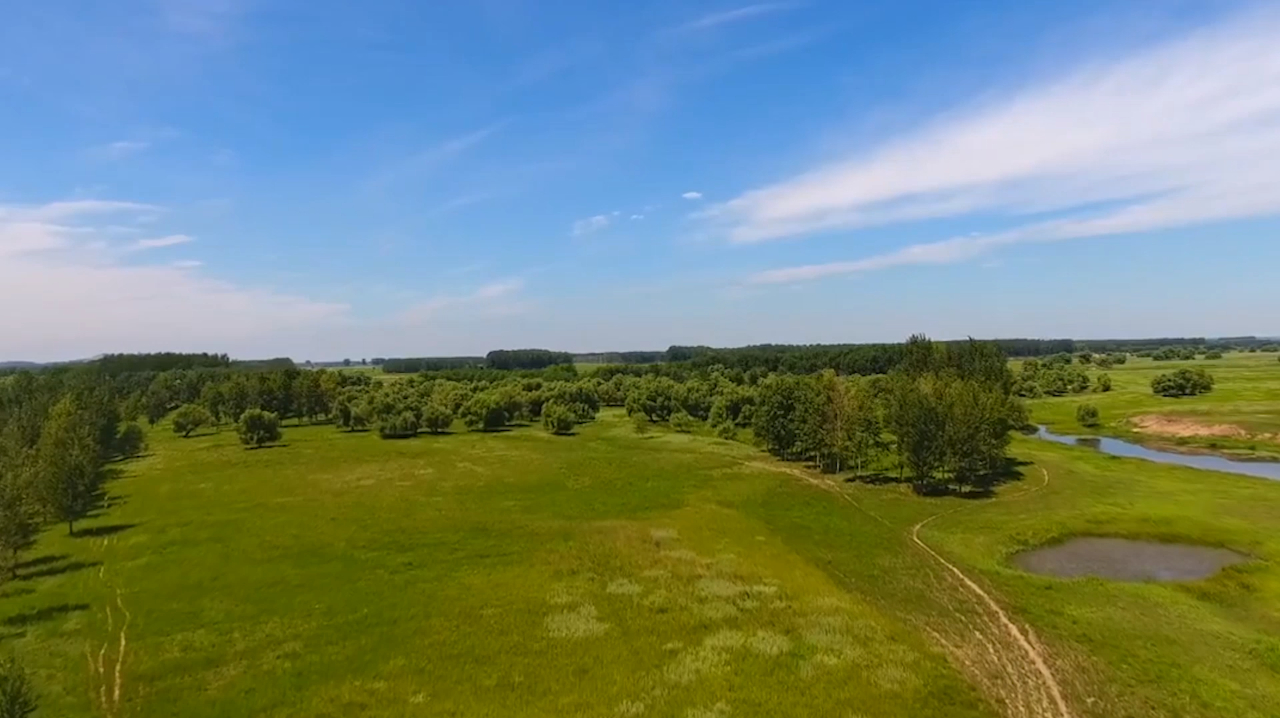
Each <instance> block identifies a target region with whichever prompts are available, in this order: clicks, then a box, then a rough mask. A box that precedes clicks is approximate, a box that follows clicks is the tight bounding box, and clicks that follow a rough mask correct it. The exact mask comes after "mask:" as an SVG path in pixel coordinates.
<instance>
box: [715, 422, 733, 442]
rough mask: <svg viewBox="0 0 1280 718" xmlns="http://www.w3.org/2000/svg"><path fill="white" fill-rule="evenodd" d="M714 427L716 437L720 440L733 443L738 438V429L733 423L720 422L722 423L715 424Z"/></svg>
mask: <svg viewBox="0 0 1280 718" xmlns="http://www.w3.org/2000/svg"><path fill="white" fill-rule="evenodd" d="M715 427H716V436H718V437H720V438H721V439H728V440H729V441H733V440H734V439H736V438H738V427H736V426H734V425H733V422H728V421H726V422H722V423H719V424H716V425H715Z"/></svg>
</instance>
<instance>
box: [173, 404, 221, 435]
mask: <svg viewBox="0 0 1280 718" xmlns="http://www.w3.org/2000/svg"><path fill="white" fill-rule="evenodd" d="M212 423H213V415H212V414H210V413H209V410H208V409H206V408H204V407H203V406H200V405H199V404H183V405H182V406H180V407H178V410H177V411H175V412H173V433H175V434H182V436H183V438H186V437H188V436H191V432H193V431H195V430H196V429H199V428H200V427H202V426H207V425H209V424H212Z"/></svg>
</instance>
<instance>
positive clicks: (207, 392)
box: [200, 382, 227, 426]
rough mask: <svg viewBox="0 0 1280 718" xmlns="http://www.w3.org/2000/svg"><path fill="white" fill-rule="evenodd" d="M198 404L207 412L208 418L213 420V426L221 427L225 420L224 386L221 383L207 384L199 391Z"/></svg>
mask: <svg viewBox="0 0 1280 718" xmlns="http://www.w3.org/2000/svg"><path fill="white" fill-rule="evenodd" d="M200 403H201V404H203V405H204V408H205V409H208V410H209V416H210V417H211V418H212V419H213V422H212V423H213V425H214V426H221V425H222V422H223V421H224V420H225V419H226V418H227V394H226V384H224V383H222V382H209V383H208V384H205V385H204V388H203V389H201V390H200Z"/></svg>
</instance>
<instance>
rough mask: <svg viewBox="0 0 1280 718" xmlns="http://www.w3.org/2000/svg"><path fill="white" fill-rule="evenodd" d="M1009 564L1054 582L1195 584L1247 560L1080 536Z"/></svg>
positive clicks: (1216, 551)
mask: <svg viewBox="0 0 1280 718" xmlns="http://www.w3.org/2000/svg"><path fill="white" fill-rule="evenodd" d="M1010 560H1011V561H1012V563H1013V564H1014V565H1015V566H1017V567H1018V568H1020V569H1022V570H1023V571H1027V572H1029V573H1036V574H1040V575H1042V576H1054V577H1057V578H1082V577H1085V576H1093V577H1096V578H1109V579H1112V580H1115V581H1195V580H1197V579H1202V578H1208V577H1210V576H1212V575H1214V574H1215V573H1217V572H1218V571H1220V570H1222V569H1223V568H1225V567H1227V566H1232V565H1235V564H1238V563H1243V562H1245V561H1247V560H1249V558H1248V557H1247V556H1245V555H1244V554H1240V553H1236V552H1235V551H1230V550H1228V549H1225V548H1211V547H1209V546H1193V545H1189V544H1176V543H1157V542H1155V541H1134V540H1131V539H1122V538H1102V537H1084V536H1082V537H1079V538H1073V539H1071V540H1070V541H1067V542H1065V543H1060V544H1055V545H1053V546H1046V547H1044V548H1038V549H1034V550H1031V551H1023V552H1022V553H1019V554H1015V555H1014V556H1013V557H1012V558H1011V559H1010Z"/></svg>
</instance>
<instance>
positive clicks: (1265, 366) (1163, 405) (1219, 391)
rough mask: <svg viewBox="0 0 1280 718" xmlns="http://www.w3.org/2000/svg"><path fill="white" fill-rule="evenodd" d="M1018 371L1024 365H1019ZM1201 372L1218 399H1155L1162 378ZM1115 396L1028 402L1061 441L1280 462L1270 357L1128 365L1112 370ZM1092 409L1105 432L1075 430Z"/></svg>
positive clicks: (1276, 389) (1278, 395)
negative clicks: (1137, 444)
mask: <svg viewBox="0 0 1280 718" xmlns="http://www.w3.org/2000/svg"><path fill="white" fill-rule="evenodd" d="M1013 364H1014V368H1015V370H1016V369H1017V368H1018V366H1019V364H1020V362H1014V363H1013ZM1183 368H1190V369H1196V368H1202V369H1204V370H1206V371H1208V372H1209V373H1210V374H1212V375H1213V376H1214V378H1215V381H1216V383H1215V386H1214V389H1213V391H1212V392H1209V393H1207V394H1202V395H1200V396H1193V397H1182V398H1176V399H1174V398H1168V397H1161V396H1156V395H1155V394H1153V393H1152V391H1151V380H1152V379H1154V378H1155V377H1156V376H1157V375H1159V374H1165V373H1168V372H1173V371H1176V370H1178V369H1183ZM1102 373H1105V374H1108V375H1110V377H1111V380H1112V386H1113V389H1112V391H1109V392H1106V393H1091V394H1078V395H1073V396H1063V397H1047V398H1044V399H1036V400H1033V401H1029V402H1028V405H1029V407H1030V408H1031V413H1032V419H1033V420H1035V421H1037V422H1038V423H1041V424H1045V425H1047V426H1049V427H1050V428H1051V429H1053V430H1055V431H1059V432H1061V433H1072V434H1081V433H1104V434H1108V435H1112V436H1118V437H1122V438H1128V439H1134V440H1139V441H1142V442H1144V443H1150V444H1161V445H1173V446H1182V447H1186V448H1188V449H1200V450H1210V451H1217V452H1220V453H1224V454H1241V455H1258V456H1260V457H1262V458H1271V459H1275V458H1276V457H1278V456H1280V361H1277V355H1276V354H1274V353H1268V352H1252V353H1249V352H1230V353H1227V354H1225V355H1223V357H1222V358H1221V359H1213V360H1205V359H1198V360H1195V361H1154V360H1152V359H1144V358H1140V357H1132V356H1131V357H1129V360H1128V362H1126V363H1125V364H1121V365H1118V366H1113V367H1110V368H1107V369H1098V368H1090V369H1089V374H1090V376H1092V377H1096V376H1097V375H1098V374H1102ZM1082 403H1089V404H1093V405H1095V406H1097V407H1098V410H1099V412H1100V414H1101V420H1102V425H1101V426H1099V427H1096V428H1094V429H1090V428H1088V427H1082V426H1080V425H1079V424H1078V423H1077V422H1076V413H1075V412H1076V407H1077V406H1079V405H1080V404H1082Z"/></svg>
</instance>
